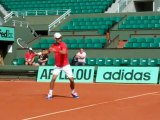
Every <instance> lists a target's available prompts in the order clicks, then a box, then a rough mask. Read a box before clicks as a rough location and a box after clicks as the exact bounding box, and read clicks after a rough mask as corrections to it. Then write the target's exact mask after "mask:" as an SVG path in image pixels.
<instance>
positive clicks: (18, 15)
mask: <svg viewBox="0 0 160 120" xmlns="http://www.w3.org/2000/svg"><path fill="white" fill-rule="evenodd" d="M115 2H117V0H116V1H115V0H32V1H31V0H28V1H25V0H1V1H0V3H1V4H2V6H3V7H4V8H5V9H6V11H9V12H11V11H12V12H13V11H14V12H13V14H9V15H10V17H8V21H6V22H4V23H3V25H2V26H4V27H6V26H7V27H12V28H14V29H15V40H14V42H7V43H5V44H3V46H2V44H1V46H2V48H3V50H4V53H3V56H4V64H5V65H4V67H5V66H6V67H7V65H12V66H16V67H18V66H21V67H23V66H24V53H25V51H26V49H23V48H20V47H18V46H17V44H16V40H17V38H22V39H23V40H25V41H26V42H27V43H28V44H29V45H30V46H31V47H33V49H34V50H35V51H41V49H48V48H49V47H50V46H51V44H53V43H54V40H53V36H52V35H53V33H54V32H56V31H58V32H61V33H62V34H63V41H64V42H66V43H67V45H68V48H69V60H70V61H71V59H72V57H73V56H74V55H75V53H76V52H77V50H78V49H79V48H84V49H85V51H86V52H87V63H86V65H87V66H159V65H160V62H159V61H160V60H159V55H160V51H159V47H160V22H159V18H160V14H159V12H156V11H155V12H153V11H147V12H146V11H145V12H126V13H105V12H106V11H107V10H108V8H109V7H112V4H114V3H115ZM68 9H70V10H71V13H70V14H69V15H68V16H67V17H64V18H63V19H62V21H58V24H56V25H55V26H53V27H52V29H51V30H49V25H50V24H52V23H53V22H54V21H56V20H58V18H60V17H61V16H62V15H63V14H64V13H65V12H66V10H68ZM115 12H116V11H115ZM0 15H1V17H2V18H4V17H5V16H4V15H2V14H0ZM15 20H16V21H18V22H16V23H15V22H14V21H15ZM22 23H28V24H27V25H26V24H22ZM34 33H37V34H38V35H35V34H34ZM108 33H109V37H108ZM0 42H1V41H0ZM3 43H4V41H3ZM8 45H12V47H13V50H12V54H10V53H8V52H7V50H8ZM48 65H54V59H53V56H52V55H49V60H48ZM7 68H8V67H7ZM26 70H29V68H28V67H27V68H26Z"/></svg>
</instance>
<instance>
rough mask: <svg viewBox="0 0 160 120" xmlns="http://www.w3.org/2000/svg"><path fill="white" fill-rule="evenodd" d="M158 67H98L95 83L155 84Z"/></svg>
mask: <svg viewBox="0 0 160 120" xmlns="http://www.w3.org/2000/svg"><path fill="white" fill-rule="evenodd" d="M158 72H159V67H98V70H97V76H96V82H107V83H155V84H156V83H157V82H158Z"/></svg>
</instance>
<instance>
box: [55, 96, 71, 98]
mask: <svg viewBox="0 0 160 120" xmlns="http://www.w3.org/2000/svg"><path fill="white" fill-rule="evenodd" d="M54 97H55V98H58V97H59V98H72V97H71V96H64V95H54Z"/></svg>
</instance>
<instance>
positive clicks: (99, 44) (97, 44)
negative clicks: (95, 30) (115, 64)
mask: <svg viewBox="0 0 160 120" xmlns="http://www.w3.org/2000/svg"><path fill="white" fill-rule="evenodd" d="M93 48H102V44H101V43H95V44H94V46H93Z"/></svg>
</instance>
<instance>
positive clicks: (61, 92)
mask: <svg viewBox="0 0 160 120" xmlns="http://www.w3.org/2000/svg"><path fill="white" fill-rule="evenodd" d="M48 87H49V83H37V82H36V81H27V80H26V81H18V80H17V81H15V80H14V81H12V80H11V81H1V82H0V91H1V92H0V99H1V102H0V108H1V109H0V113H1V114H0V118H1V120H159V119H160V115H159V111H160V86H159V85H150V84H106V83H105V84H103V83H85V84H84V83H77V84H76V89H77V91H78V93H79V95H80V98H79V99H74V98H72V97H71V96H70V89H69V84H68V83H56V85H55V97H54V98H53V99H52V100H47V99H46V98H45V97H46V94H47V92H48Z"/></svg>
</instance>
